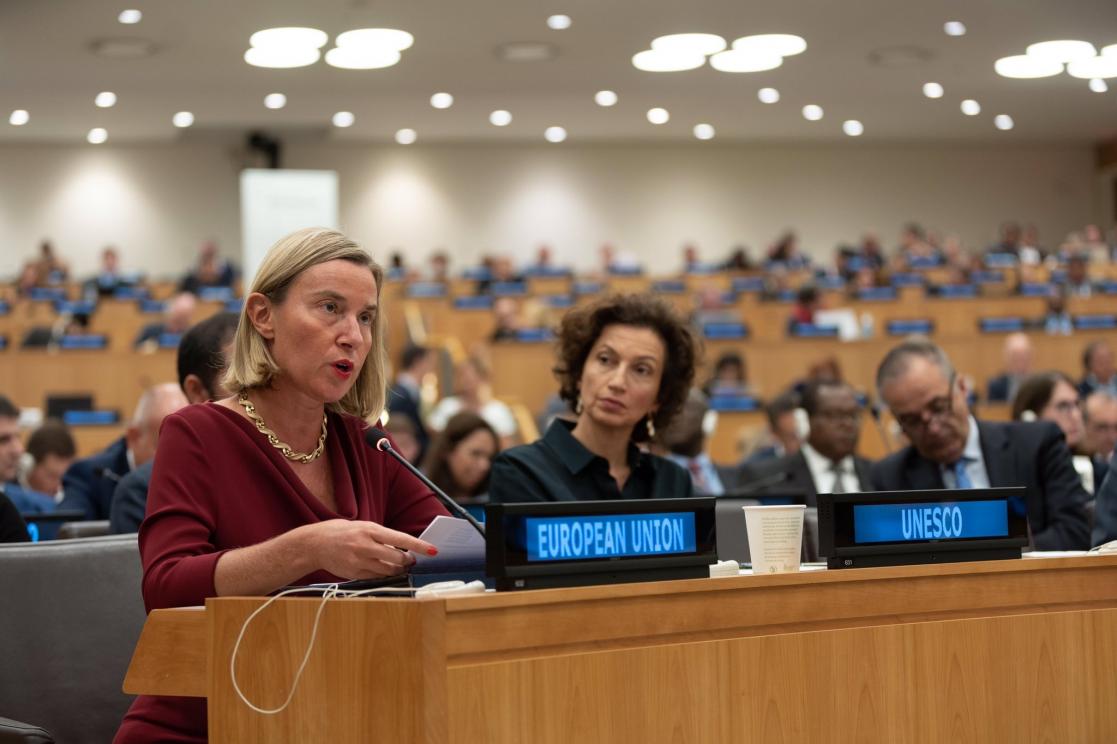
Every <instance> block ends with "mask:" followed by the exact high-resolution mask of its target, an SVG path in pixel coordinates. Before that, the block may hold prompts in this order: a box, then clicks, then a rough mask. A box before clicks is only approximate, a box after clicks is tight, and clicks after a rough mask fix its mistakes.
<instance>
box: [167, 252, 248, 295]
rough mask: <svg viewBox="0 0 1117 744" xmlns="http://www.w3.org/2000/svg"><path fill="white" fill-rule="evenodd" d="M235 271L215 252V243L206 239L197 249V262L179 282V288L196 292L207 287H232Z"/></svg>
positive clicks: (234, 280) (235, 276)
mask: <svg viewBox="0 0 1117 744" xmlns="http://www.w3.org/2000/svg"><path fill="white" fill-rule="evenodd" d="M236 280H237V271H236V269H235V268H234V267H233V265H232V264H231V263H229V262H228V261H226V260H225V259H223V258H221V256H219V255H218V253H217V243H215V242H213V241H212V240H207V241H205V242H204V243H202V247H201V248H200V249H199V250H198V262H197V264H196V265H195V267H194V268H193V269H191V270H190V271H189V272H187V274H186V276H184V277H183V278H182V281H181V282H180V283H179V290H180V291H182V292H192V293H193V294H198V293H199V292H200V291H201V290H203V289H206V288H208V287H229V288H232V286H233V284H234V283H235V282H236Z"/></svg>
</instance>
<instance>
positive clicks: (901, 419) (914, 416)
mask: <svg viewBox="0 0 1117 744" xmlns="http://www.w3.org/2000/svg"><path fill="white" fill-rule="evenodd" d="M956 379H957V373H956V372H952V373H951V374H950V383H949V386H948V387H947V389H946V394H945V395H940V396H939V397H937V398H934V399H932V400H931V402H930V403H928V404H927V405H926V406H924V407H923V410H921V411H918V412H915V413H895V412H893V414H892V415H893V416H894V417H895V419H896V423H898V424H899V425H900V427H901V428H903V429H905V430H907V431H921V430H923V429H926V428H927V427H928V426H930V425H931V422H932V421H942V420H943V419H945V418H946V417H947V416H949V415H950V414H951V413H953V412H954V382H955V380H956Z"/></svg>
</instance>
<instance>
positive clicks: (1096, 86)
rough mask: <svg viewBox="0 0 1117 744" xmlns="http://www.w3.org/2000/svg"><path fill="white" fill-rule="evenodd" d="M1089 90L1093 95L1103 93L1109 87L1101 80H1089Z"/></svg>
mask: <svg viewBox="0 0 1117 744" xmlns="http://www.w3.org/2000/svg"><path fill="white" fill-rule="evenodd" d="M1090 90H1092V91H1094V92H1095V93H1105V92H1106V91H1107V90H1109V85H1107V84H1106V82H1105V81H1104V80H1102V79H1101V78H1090Z"/></svg>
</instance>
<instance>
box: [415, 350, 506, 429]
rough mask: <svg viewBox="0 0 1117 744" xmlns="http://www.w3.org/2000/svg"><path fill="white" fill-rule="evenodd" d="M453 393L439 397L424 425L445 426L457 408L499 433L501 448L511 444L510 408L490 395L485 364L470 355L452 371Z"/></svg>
mask: <svg viewBox="0 0 1117 744" xmlns="http://www.w3.org/2000/svg"><path fill="white" fill-rule="evenodd" d="M454 393H455V394H454V395H450V396H447V397H445V398H443V399H442V400H440V401H439V402H438V404H437V405H436V406H435V407H434V410H432V411H431V412H430V415H429V416H428V417H427V425H428V426H430V428H431V429H432V430H434V431H436V432H439V431H442V430H443V429H445V428H446V424H447V423H448V422H449V420H450V417H451V416H453V415H454V414H456V413H458V412H460V411H471V412H473V413H476V414H478V415H480V416H481V418H483V419H485V421H487V422H488V424H489V426H491V427H493V429H494V430H495V431H496V433H497V434H499V435H500V438H501V445H502V449H503V448H504V447H508V446H510V445H511V444H512V443H513V439H514V438H515V436H516V433H517V427H516V417H515V416H513V415H512V409H511V408H509V407H508V406H507V404H505V403H504V402H502V401H499V400H497V399H495V398H494V397H493V394H492V387H491V386H490V384H489V367H488V364H487V363H486V362H484V361H482V360H481V359H480V358H479V357H477V356H475V355H474V356H470V357H468V358H467V359H466V360H465V361H464V362H462V363H461V364H459V365H458V366H457V368H456V369H455V370H454Z"/></svg>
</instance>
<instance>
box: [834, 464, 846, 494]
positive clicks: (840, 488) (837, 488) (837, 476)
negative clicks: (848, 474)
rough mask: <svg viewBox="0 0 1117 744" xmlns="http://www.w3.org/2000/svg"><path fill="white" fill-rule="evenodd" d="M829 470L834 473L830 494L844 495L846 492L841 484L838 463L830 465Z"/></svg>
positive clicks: (840, 469)
mask: <svg viewBox="0 0 1117 744" xmlns="http://www.w3.org/2000/svg"><path fill="white" fill-rule="evenodd" d="M830 470H831V471H832V472H833V473H834V486H833V488H831V489H830V493H845V492H846V490H845V488H843V484H842V465H841V463H839V462H834V463H831V466H830Z"/></svg>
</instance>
